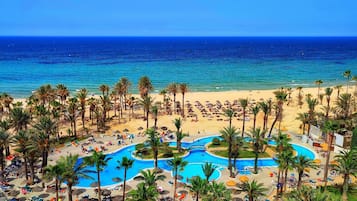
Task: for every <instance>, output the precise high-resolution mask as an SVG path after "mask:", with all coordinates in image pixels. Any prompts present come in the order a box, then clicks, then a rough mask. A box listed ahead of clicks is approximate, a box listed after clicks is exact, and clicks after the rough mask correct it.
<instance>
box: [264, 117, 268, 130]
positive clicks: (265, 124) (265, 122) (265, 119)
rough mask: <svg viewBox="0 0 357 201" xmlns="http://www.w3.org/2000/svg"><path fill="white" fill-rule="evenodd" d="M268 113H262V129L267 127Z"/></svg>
mask: <svg viewBox="0 0 357 201" xmlns="http://www.w3.org/2000/svg"><path fill="white" fill-rule="evenodd" d="M267 122H268V114H264V118H263V130H265V129H267Z"/></svg>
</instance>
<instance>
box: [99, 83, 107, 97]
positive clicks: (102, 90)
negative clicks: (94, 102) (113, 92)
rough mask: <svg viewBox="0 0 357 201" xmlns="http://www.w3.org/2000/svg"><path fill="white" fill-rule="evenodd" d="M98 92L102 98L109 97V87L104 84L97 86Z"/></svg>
mask: <svg viewBox="0 0 357 201" xmlns="http://www.w3.org/2000/svg"><path fill="white" fill-rule="evenodd" d="M99 91H101V92H102V95H103V96H104V95H107V96H108V95H109V86H108V85H106V84H102V85H100V86H99Z"/></svg>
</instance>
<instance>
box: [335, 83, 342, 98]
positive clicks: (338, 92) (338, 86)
mask: <svg viewBox="0 0 357 201" xmlns="http://www.w3.org/2000/svg"><path fill="white" fill-rule="evenodd" d="M334 88H335V89H336V90H337V96H336V97H337V98H338V97H340V91H341V89H342V85H336V86H335V87H334Z"/></svg>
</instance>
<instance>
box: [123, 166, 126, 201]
mask: <svg viewBox="0 0 357 201" xmlns="http://www.w3.org/2000/svg"><path fill="white" fill-rule="evenodd" d="M125 187H126V168H125V169H124V184H123V201H125Z"/></svg>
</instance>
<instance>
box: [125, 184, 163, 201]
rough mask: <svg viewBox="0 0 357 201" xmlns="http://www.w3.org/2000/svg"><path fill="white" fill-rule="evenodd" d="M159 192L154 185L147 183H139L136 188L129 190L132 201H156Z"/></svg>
mask: <svg viewBox="0 0 357 201" xmlns="http://www.w3.org/2000/svg"><path fill="white" fill-rule="evenodd" d="M158 196H159V192H158V191H157V189H156V188H155V187H154V186H147V185H145V183H139V184H138V185H137V188H136V190H131V191H130V192H129V197H130V198H129V200H130V201H156V200H157V198H158Z"/></svg>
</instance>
